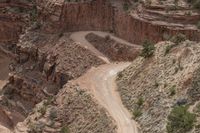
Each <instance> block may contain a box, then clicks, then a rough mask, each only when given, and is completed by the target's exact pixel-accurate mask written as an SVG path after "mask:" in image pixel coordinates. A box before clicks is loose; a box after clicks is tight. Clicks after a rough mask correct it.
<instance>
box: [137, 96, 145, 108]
mask: <svg viewBox="0 0 200 133" xmlns="http://www.w3.org/2000/svg"><path fill="white" fill-rule="evenodd" d="M143 103H144V99H143V97H139V98H138V100H137V105H138V106H139V107H141V106H142V105H143Z"/></svg>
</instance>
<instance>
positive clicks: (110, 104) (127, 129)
mask: <svg viewBox="0 0 200 133" xmlns="http://www.w3.org/2000/svg"><path fill="white" fill-rule="evenodd" d="M129 64H130V63H118V64H106V65H102V66H100V67H98V68H92V69H91V70H89V71H88V72H87V73H86V74H85V75H83V76H82V77H80V78H79V79H78V80H77V82H78V84H79V85H80V86H81V87H83V88H88V89H89V91H90V92H91V93H92V94H93V95H94V97H95V98H96V99H97V101H98V103H99V104H100V105H102V106H103V107H104V108H105V109H106V110H107V111H108V112H109V114H110V115H111V116H112V118H113V119H114V120H115V121H116V124H117V127H118V133H138V131H137V124H136V122H134V120H133V119H132V118H131V115H130V113H129V112H128V111H127V110H126V109H125V107H124V105H123V104H122V102H121V99H120V96H119V93H118V92H117V89H116V88H117V87H116V84H115V77H116V74H117V73H118V72H119V71H122V70H123V69H124V68H126V67H127V66H128V65H129Z"/></svg>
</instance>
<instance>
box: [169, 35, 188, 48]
mask: <svg viewBox="0 0 200 133" xmlns="http://www.w3.org/2000/svg"><path fill="white" fill-rule="evenodd" d="M185 40H186V36H185V35H184V34H181V33H180V34H177V35H175V36H173V37H172V38H171V41H172V42H173V43H175V44H176V45H178V44H180V43H181V42H183V41H185Z"/></svg>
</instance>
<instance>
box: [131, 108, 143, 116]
mask: <svg viewBox="0 0 200 133" xmlns="http://www.w3.org/2000/svg"><path fill="white" fill-rule="evenodd" d="M141 115H142V110H141V109H139V108H135V109H134V110H133V118H138V117H140V116H141Z"/></svg>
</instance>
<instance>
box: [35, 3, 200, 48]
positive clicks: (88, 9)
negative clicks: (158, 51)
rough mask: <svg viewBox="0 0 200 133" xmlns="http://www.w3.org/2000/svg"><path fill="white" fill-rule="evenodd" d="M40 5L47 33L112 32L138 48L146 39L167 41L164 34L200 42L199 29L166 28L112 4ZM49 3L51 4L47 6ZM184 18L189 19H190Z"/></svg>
mask: <svg viewBox="0 0 200 133" xmlns="http://www.w3.org/2000/svg"><path fill="white" fill-rule="evenodd" d="M38 3H39V4H38V8H39V10H40V17H41V18H43V19H42V20H43V22H42V23H45V28H44V29H45V30H46V31H51V32H53V31H57V30H58V29H59V30H61V29H62V30H65V31H80V30H101V31H110V32H113V33H114V34H116V35H117V36H119V37H121V38H123V39H125V40H127V41H130V42H132V43H136V44H141V43H142V42H143V41H144V40H145V39H146V40H150V41H152V42H158V41H161V40H164V39H165V38H164V34H167V35H168V36H173V35H176V34H177V33H183V34H185V35H186V36H187V38H189V39H190V40H195V41H199V36H200V32H199V30H198V29H195V28H190V27H188V28H185V26H184V25H183V26H177V25H171V24H168V23H165V24H163V23H162V22H160V23H154V22H151V21H148V20H145V19H144V18H140V17H138V16H137V15H134V14H129V13H127V12H125V11H123V10H120V9H117V8H116V7H113V6H112V4H111V3H109V1H103V0H97V1H91V2H90V1H89V2H80V3H79V2H63V1H56V2H50V1H48V0H47V1H42V2H41V1H38ZM46 3H51V4H49V6H48V4H46ZM49 8H51V10H50V9H49ZM52 10H56V12H55V13H54V12H53V11H52ZM51 11H52V12H51ZM46 14H48V15H46ZM185 17H186V18H187V16H185ZM188 17H190V16H188ZM177 19H179V18H177ZM46 20H49V21H46ZM196 20H197V19H195V21H196ZM174 22H176V20H174Z"/></svg>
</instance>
